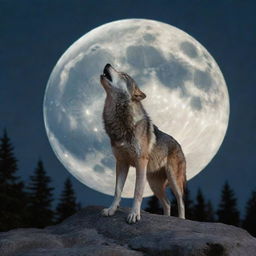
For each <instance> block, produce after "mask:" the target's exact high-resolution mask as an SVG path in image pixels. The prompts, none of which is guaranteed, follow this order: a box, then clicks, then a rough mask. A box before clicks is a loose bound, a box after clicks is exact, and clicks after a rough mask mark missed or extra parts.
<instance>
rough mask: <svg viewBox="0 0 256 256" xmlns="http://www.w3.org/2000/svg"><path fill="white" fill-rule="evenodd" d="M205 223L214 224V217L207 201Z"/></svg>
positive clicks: (210, 204) (210, 205)
mask: <svg viewBox="0 0 256 256" xmlns="http://www.w3.org/2000/svg"><path fill="white" fill-rule="evenodd" d="M206 216H207V218H206V221H208V222H214V221H215V217H214V210H213V206H212V203H211V201H210V200H209V201H208V202H207V204H206Z"/></svg>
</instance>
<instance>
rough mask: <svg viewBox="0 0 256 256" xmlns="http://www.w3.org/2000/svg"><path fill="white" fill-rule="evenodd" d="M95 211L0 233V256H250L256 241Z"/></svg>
mask: <svg viewBox="0 0 256 256" xmlns="http://www.w3.org/2000/svg"><path fill="white" fill-rule="evenodd" d="M101 210H102V207H100V206H88V207H86V208H84V209H82V210H81V211H80V212H78V213H77V214H75V215H73V216H71V217H70V218H68V219H66V220H65V221H63V222H62V223H61V224H58V225H55V226H50V227H47V228H44V229H35V228H27V229H15V230H11V231H9V232H3V233H0V255H1V256H12V255H15V256H16V255H17V256H41V255H42V256H43V255H47V256H53V255H58V256H127V255H131V256H142V255H144V256H147V255H154V256H156V255H157V256H158V255H159V256H161V255H164V256H166V255H170V256H215V255H216V256H229V255H230V256H231V255H232V256H240V255H241V256H247V255H248V256H253V255H256V238H254V237H252V236H251V235H249V234H248V232H247V231H245V230H243V229H241V228H237V227H234V226H230V225H225V224H221V223H207V222H197V221H190V220H182V219H179V218H176V217H168V216H162V215H155V214H150V213H147V212H142V218H141V221H140V222H138V223H136V224H132V225H130V224H128V223H126V221H125V219H126V216H127V214H128V212H129V209H127V208H120V209H118V211H117V212H116V214H115V215H114V216H112V217H103V216H101V214H100V212H101Z"/></svg>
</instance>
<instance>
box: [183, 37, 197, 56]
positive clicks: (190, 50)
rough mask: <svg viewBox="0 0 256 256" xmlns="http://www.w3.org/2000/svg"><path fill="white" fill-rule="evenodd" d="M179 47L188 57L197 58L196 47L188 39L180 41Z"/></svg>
mask: <svg viewBox="0 0 256 256" xmlns="http://www.w3.org/2000/svg"><path fill="white" fill-rule="evenodd" d="M180 49H181V51H182V52H183V53H184V54H186V55H187V56H188V57H190V58H197V57H198V52H197V49H196V47H195V46H194V45H193V44H192V43H190V42H188V41H184V42H182V43H181V44H180Z"/></svg>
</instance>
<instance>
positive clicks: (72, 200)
mask: <svg viewBox="0 0 256 256" xmlns="http://www.w3.org/2000/svg"><path fill="white" fill-rule="evenodd" d="M80 208H81V206H80V204H78V203H76V196H75V192H74V189H73V186H72V183H71V180H70V179H69V178H67V179H66V181H65V183H64V189H63V192H62V194H61V197H60V202H59V204H58V206H57V208H56V214H57V222H61V221H63V220H64V219H66V218H67V217H69V216H71V215H73V214H74V213H76V212H77V211H78V210H79V209H80Z"/></svg>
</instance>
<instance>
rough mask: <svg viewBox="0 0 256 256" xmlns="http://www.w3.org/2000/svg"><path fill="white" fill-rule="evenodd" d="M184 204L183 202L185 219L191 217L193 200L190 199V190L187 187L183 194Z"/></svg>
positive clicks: (190, 218)
mask: <svg viewBox="0 0 256 256" xmlns="http://www.w3.org/2000/svg"><path fill="white" fill-rule="evenodd" d="M184 204H185V215H186V219H189V220H192V219H193V201H192V200H191V199H190V191H189V189H188V187H187V188H186V190H185V194H184Z"/></svg>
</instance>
